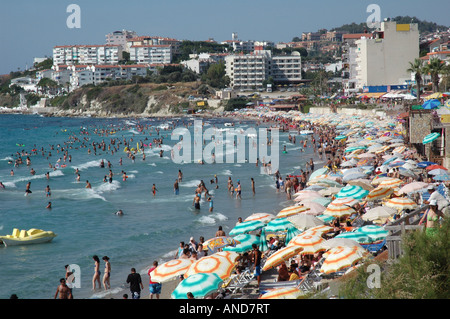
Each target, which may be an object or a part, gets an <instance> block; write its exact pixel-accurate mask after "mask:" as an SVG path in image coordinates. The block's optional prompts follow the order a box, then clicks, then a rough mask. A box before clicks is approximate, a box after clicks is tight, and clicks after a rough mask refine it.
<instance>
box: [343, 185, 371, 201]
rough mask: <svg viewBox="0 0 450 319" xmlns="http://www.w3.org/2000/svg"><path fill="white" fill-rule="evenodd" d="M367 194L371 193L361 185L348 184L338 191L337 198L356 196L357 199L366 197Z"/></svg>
mask: <svg viewBox="0 0 450 319" xmlns="http://www.w3.org/2000/svg"><path fill="white" fill-rule="evenodd" d="M367 194H369V191H367V190H365V189H364V188H362V187H361V186H356V185H347V186H345V187H343V188H342V189H341V190H340V191H339V193H337V194H336V195H335V196H336V197H337V198H341V197H353V198H356V199H362V198H364V197H366V196H367Z"/></svg>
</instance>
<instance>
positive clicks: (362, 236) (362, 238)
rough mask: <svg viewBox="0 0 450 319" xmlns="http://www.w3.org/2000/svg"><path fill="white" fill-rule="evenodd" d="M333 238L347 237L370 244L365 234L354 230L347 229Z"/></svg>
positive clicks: (360, 242) (370, 241)
mask: <svg viewBox="0 0 450 319" xmlns="http://www.w3.org/2000/svg"><path fill="white" fill-rule="evenodd" d="M334 238H348V239H352V240H354V241H356V242H357V243H359V244H370V243H372V240H371V239H370V237H369V236H368V235H367V234H363V233H361V232H358V231H357V230H356V231H347V232H343V233H340V234H338V235H336V236H335V237H334Z"/></svg>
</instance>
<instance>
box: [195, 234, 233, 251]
mask: <svg viewBox="0 0 450 319" xmlns="http://www.w3.org/2000/svg"><path fill="white" fill-rule="evenodd" d="M237 244H239V241H237V240H235V239H234V238H232V237H228V236H219V237H214V238H210V239H208V240H206V241H205V242H204V244H203V250H207V249H209V251H211V252H214V251H215V250H217V249H219V248H223V247H226V246H236V245H237Z"/></svg>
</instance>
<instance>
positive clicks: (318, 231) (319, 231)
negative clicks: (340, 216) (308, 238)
mask: <svg viewBox="0 0 450 319" xmlns="http://www.w3.org/2000/svg"><path fill="white" fill-rule="evenodd" d="M333 230H334V228H333V227H331V226H328V225H319V226H315V227H311V228H308V229H307V230H305V232H304V234H306V233H308V234H310V235H318V236H322V235H323V234H327V233H329V232H332V231H333Z"/></svg>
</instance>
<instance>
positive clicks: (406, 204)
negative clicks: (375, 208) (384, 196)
mask: <svg viewBox="0 0 450 319" xmlns="http://www.w3.org/2000/svg"><path fill="white" fill-rule="evenodd" d="M385 205H386V206H388V207H392V208H395V209H414V208H416V207H417V204H416V202H414V201H413V200H411V199H409V198H408V197H394V198H390V199H388V200H387V201H386V203H385Z"/></svg>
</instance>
